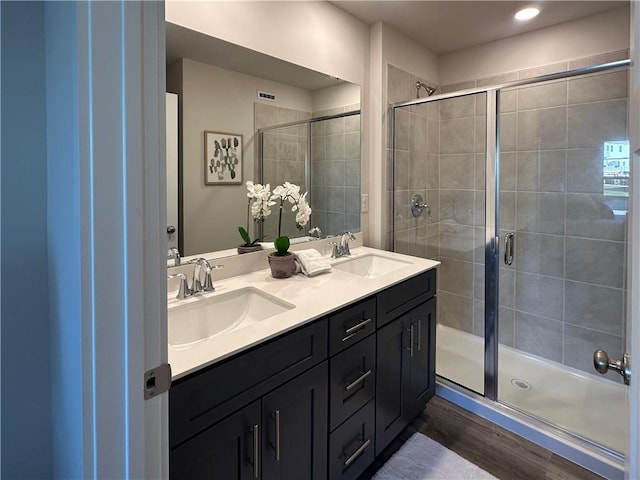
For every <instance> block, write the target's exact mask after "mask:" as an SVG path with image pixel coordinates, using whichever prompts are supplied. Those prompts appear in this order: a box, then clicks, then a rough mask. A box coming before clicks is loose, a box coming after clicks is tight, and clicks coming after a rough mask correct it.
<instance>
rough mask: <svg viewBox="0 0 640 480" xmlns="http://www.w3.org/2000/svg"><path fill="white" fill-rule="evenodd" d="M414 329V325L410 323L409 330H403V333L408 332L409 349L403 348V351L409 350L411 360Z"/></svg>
mask: <svg viewBox="0 0 640 480" xmlns="http://www.w3.org/2000/svg"><path fill="white" fill-rule="evenodd" d="M414 327H415V325H414V324H413V323H412V324H411V325H409V328H405V332H409V347H404V348H405V350H409V353H410V354H411V357H412V358H413V336H414Z"/></svg>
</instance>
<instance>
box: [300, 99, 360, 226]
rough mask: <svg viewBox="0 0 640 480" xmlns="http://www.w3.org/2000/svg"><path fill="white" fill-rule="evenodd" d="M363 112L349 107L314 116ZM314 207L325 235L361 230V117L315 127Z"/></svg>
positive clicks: (314, 219) (317, 223) (314, 217)
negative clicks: (355, 111)
mask: <svg viewBox="0 0 640 480" xmlns="http://www.w3.org/2000/svg"><path fill="white" fill-rule="evenodd" d="M359 109H360V105H359V104H356V105H348V106H345V107H339V108H334V109H331V110H322V111H317V112H313V117H314V118H316V117H323V116H328V115H335V114H338V113H344V112H350V111H354V110H359ZM311 207H312V209H313V214H312V217H311V218H312V220H311V223H312V226H314V227H315V226H317V227H319V228H320V229H321V230H322V232H323V234H331V235H337V234H340V233H343V232H346V231H349V232H359V231H360V115H351V116H348V117H342V118H334V119H331V120H323V121H319V122H313V123H312V124H311Z"/></svg>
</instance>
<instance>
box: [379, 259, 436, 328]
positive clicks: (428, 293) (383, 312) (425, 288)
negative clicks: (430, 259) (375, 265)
mask: <svg viewBox="0 0 640 480" xmlns="http://www.w3.org/2000/svg"><path fill="white" fill-rule="evenodd" d="M435 294H436V269H435V268H434V269H431V270H429V271H428V272H424V273H421V274H420V275H417V276H415V277H413V278H410V279H409V280H406V281H404V282H402V283H400V284H398V285H395V286H393V287H390V288H388V289H386V290H384V291H383V292H380V293H379V294H378V302H377V305H378V309H377V317H378V327H381V326H382V325H386V324H387V323H389V322H390V321H391V320H393V319H394V318H397V317H398V316H400V315H402V314H403V313H405V312H408V311H409V310H411V309H412V308H413V307H416V306H418V305H420V304H421V303H423V302H425V301H427V300H429V299H430V298H431V297H433V296H434V295H435Z"/></svg>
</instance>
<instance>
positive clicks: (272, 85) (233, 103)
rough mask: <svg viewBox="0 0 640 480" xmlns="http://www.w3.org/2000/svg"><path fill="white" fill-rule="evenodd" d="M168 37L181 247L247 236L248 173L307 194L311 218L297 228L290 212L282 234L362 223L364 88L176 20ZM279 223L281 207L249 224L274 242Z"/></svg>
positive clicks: (233, 242) (186, 250)
mask: <svg viewBox="0 0 640 480" xmlns="http://www.w3.org/2000/svg"><path fill="white" fill-rule="evenodd" d="M166 38H167V46H166V52H167V91H168V92H172V93H174V94H177V103H178V108H177V117H178V118H177V119H175V120H174V119H170V118H169V119H168V120H167V121H168V125H170V124H171V123H172V122H175V123H176V124H177V125H178V128H177V148H176V150H177V157H178V160H177V172H176V171H175V170H176V167H168V172H167V174H168V187H169V188H168V190H169V191H171V183H176V184H177V200H171V199H170V200H169V201H170V202H176V201H177V204H178V208H177V216H178V218H177V220H176V221H170V223H171V224H172V226H174V227H175V228H176V232H175V233H173V234H171V235H170V236H169V240H170V241H171V240H172V239H174V240H175V242H176V243H177V245H178V247H179V250H180V253H181V255H183V256H185V255H186V256H190V255H198V254H203V253H208V252H213V251H221V250H226V251H228V253H229V254H230V253H232V252H233V251H234V250H235V248H236V247H237V246H238V245H239V244H240V243H242V241H241V238H240V235H239V234H238V230H237V228H238V226H244V227H246V226H247V216H248V214H247V213H248V209H247V207H248V202H247V195H246V194H247V190H246V187H245V182H246V181H248V180H251V181H253V182H256V183H270V184H271V187H272V189H273V188H274V187H275V186H276V185H278V184H281V183H283V182H284V181H289V182H291V183H295V184H297V185H300V187H301V191H308V192H309V194H308V198H309V201H310V206H311V208H312V210H313V214H312V215H311V219H310V221H309V224H308V225H307V226H306V228H305V229H304V230H302V231H298V230H297V229H296V228H295V222H294V221H293V215H291V214H290V212H287V213H285V215H284V216H283V220H282V223H283V228H282V230H283V231H282V233H283V234H287V235H290V236H298V237H301V239H300V240H303V239H304V238H307V237H310V235H309V230H311V229H314V230H313V233H312V234H313V235H314V236H317V235H318V233H317V232H318V230H319V231H320V232H321V234H320V235H322V236H326V235H336V234H340V233H343V232H344V231H352V232H356V231H359V230H360V143H361V140H360V138H361V135H360V129H361V123H360V115H359V110H360V99H361V89H360V86H358V85H354V84H351V83H348V82H344V81H342V80H340V79H337V78H335V77H331V76H329V75H325V74H322V73H318V72H314V71H311V70H309V69H306V68H303V67H300V66H297V65H293V64H291V63H288V62H284V61H282V60H279V59H276V58H273V57H269V56H267V55H263V54H261V53H258V52H255V51H252V50H249V49H246V48H244V47H240V46H238V45H234V44H231V43H228V42H224V41H222V40H219V39H216V38H213V37H209V36H207V35H204V34H202V33H199V32H195V31H192V30H189V29H186V28H184V27H181V26H178V25H174V24H171V23H167V25H166ZM168 101H169V99H168ZM172 169H173V171H172ZM169 209H171V205H169ZM173 223H177V225H173ZM276 225H277V212H276V211H275V209H274V213H272V215H271V217H270V218H267V219H266V221H265V223H264V226H263V227H264V228H262V229H256V228H254V227H256V225H255V224H254V222H253V221H249V230H250V233H251V235H252V237H253V236H256V235H263V236H264V239H265V241H268V240H270V239H273V238H274V236H275V230H276ZM316 227H317V229H318V230H316V229H315V228H316Z"/></svg>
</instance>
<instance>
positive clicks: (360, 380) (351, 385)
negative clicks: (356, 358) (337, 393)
mask: <svg viewBox="0 0 640 480" xmlns="http://www.w3.org/2000/svg"><path fill="white" fill-rule="evenodd" d="M360 373H361V375H360V376H359V377H358V378H356V379H355V380H354V381H353V382H351V383H350V384H349V385H347V386H346V387H345V389H346V390H347V392H348V391H349V390H352V389H353V388H354V387H355V386H356V385H358V384H359V383H360V382H363V381H364V379H365V378H367V377H368V376H369V375H371V370H367V371H366V372H360Z"/></svg>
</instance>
